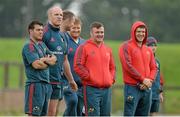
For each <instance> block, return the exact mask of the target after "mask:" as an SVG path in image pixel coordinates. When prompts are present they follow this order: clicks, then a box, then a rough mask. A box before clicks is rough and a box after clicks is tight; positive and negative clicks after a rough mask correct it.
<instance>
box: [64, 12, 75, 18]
mask: <svg viewBox="0 0 180 117" xmlns="http://www.w3.org/2000/svg"><path fill="white" fill-rule="evenodd" d="M73 17H75V15H74V13H73V12H71V11H68V10H64V11H63V20H66V19H72V18H73Z"/></svg>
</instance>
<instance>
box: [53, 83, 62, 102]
mask: <svg viewBox="0 0 180 117" xmlns="http://www.w3.org/2000/svg"><path fill="white" fill-rule="evenodd" d="M51 86H52V92H51V99H58V100H62V98H63V86H62V84H51Z"/></svg>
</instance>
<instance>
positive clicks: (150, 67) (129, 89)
mask: <svg viewBox="0 0 180 117" xmlns="http://www.w3.org/2000/svg"><path fill="white" fill-rule="evenodd" d="M147 35H148V31H147V27H146V25H145V24H144V23H143V22H141V21H137V22H135V23H134V24H133V26H132V28H131V38H130V40H128V41H126V42H124V43H123V44H122V45H121V46H120V48H119V58H120V61H121V65H122V72H123V80H124V84H125V87H124V115H125V116H141V115H142V116H148V115H149V111H150V103H151V96H152V94H151V86H152V82H153V80H154V78H155V75H156V72H157V68H156V63H155V59H154V55H153V52H152V50H151V49H149V48H148V47H147V46H146V40H147Z"/></svg>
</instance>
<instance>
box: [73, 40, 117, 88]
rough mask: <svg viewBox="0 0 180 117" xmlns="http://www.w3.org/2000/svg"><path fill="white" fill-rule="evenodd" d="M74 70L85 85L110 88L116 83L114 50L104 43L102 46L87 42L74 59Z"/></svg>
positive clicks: (91, 41)
mask: <svg viewBox="0 0 180 117" xmlns="http://www.w3.org/2000/svg"><path fill="white" fill-rule="evenodd" d="M74 70H75V72H76V73H77V74H78V75H79V76H80V78H81V80H82V84H83V85H88V86H93V87H97V88H108V87H110V86H111V85H112V84H113V83H114V82H115V64H114V59H113V55H112V50H111V49H110V48H109V47H107V46H106V45H105V44H104V43H102V44H101V45H100V46H98V45H96V44H95V43H94V42H93V39H89V40H87V41H86V42H85V43H84V44H82V45H80V46H79V47H78V49H77V51H76V53H75V57H74Z"/></svg>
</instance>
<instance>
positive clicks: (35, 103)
mask: <svg viewBox="0 0 180 117" xmlns="http://www.w3.org/2000/svg"><path fill="white" fill-rule="evenodd" d="M51 90H52V89H51V85H50V84H48V83H44V82H39V83H30V84H28V85H26V86H25V107H24V111H25V113H26V114H28V115H33V116H46V115H47V109H48V102H49V99H50V95H51V94H50V93H49V92H51Z"/></svg>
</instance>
